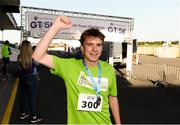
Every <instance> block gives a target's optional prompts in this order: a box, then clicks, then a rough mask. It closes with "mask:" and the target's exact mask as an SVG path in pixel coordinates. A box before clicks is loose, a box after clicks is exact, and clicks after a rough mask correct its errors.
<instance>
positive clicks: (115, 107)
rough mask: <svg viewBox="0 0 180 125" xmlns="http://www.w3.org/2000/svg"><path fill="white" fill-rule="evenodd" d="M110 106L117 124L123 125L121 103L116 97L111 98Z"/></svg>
mask: <svg viewBox="0 0 180 125" xmlns="http://www.w3.org/2000/svg"><path fill="white" fill-rule="evenodd" d="M109 104H110V108H111V111H112V115H113V117H114V120H115V124H121V119H120V113H119V103H118V99H117V97H116V96H109Z"/></svg>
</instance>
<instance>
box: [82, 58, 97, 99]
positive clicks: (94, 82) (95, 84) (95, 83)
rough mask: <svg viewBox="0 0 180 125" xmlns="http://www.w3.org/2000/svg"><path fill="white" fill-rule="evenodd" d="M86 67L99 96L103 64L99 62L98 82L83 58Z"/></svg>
mask: <svg viewBox="0 0 180 125" xmlns="http://www.w3.org/2000/svg"><path fill="white" fill-rule="evenodd" d="M83 64H84V67H85V69H86V72H87V73H88V76H89V77H90V79H91V82H92V83H93V88H94V90H95V91H96V94H97V96H98V97H99V96H100V83H101V66H100V63H99V62H98V83H97V82H96V81H95V80H94V79H93V76H92V73H91V71H90V70H89V68H88V66H87V65H86V63H85V61H84V60H83Z"/></svg>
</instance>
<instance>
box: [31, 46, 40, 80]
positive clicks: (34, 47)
mask: <svg viewBox="0 0 180 125" xmlns="http://www.w3.org/2000/svg"><path fill="white" fill-rule="evenodd" d="M32 49H33V52H34V50H35V49H36V46H33V47H32ZM34 63H36V68H37V79H38V80H40V76H39V63H38V62H35V61H34Z"/></svg>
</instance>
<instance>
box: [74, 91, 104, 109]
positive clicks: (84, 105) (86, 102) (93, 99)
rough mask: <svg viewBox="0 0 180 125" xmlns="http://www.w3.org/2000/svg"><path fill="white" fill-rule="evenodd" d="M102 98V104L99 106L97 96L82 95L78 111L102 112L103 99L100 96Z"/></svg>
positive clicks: (79, 99) (80, 95)
mask: <svg viewBox="0 0 180 125" xmlns="http://www.w3.org/2000/svg"><path fill="white" fill-rule="evenodd" d="M100 98H101V102H100V103H99V105H98V102H97V95H90V94H83V93H80V94H79V97H78V107H77V110H82V111H94V112H100V111H101V109H102V101H103V100H102V99H103V97H102V96H100Z"/></svg>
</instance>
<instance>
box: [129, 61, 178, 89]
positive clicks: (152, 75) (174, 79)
mask: <svg viewBox="0 0 180 125" xmlns="http://www.w3.org/2000/svg"><path fill="white" fill-rule="evenodd" d="M132 74H133V75H134V76H135V77H136V78H143V79H147V80H152V81H163V82H165V83H169V84H173V85H176V86H180V66H171V65H164V64H156V63H140V64H134V65H133V70H132Z"/></svg>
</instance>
